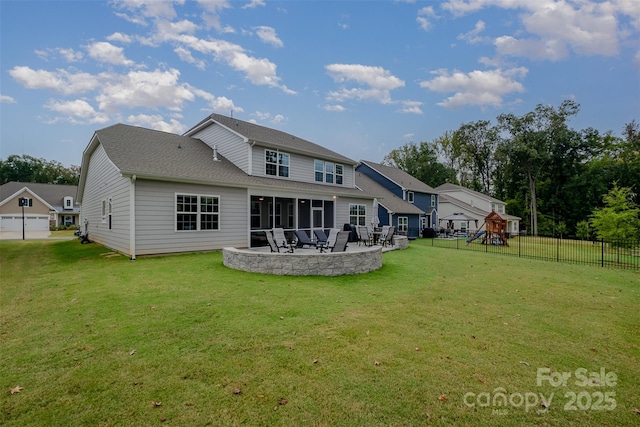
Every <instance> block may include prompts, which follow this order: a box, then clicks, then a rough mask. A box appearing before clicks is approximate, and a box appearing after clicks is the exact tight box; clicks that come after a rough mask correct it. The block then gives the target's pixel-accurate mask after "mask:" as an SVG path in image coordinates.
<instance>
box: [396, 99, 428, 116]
mask: <svg viewBox="0 0 640 427" xmlns="http://www.w3.org/2000/svg"><path fill="white" fill-rule="evenodd" d="M401 104H402V107H401V108H400V109H399V110H398V112H400V113H409V114H423V112H422V108H420V107H421V106H422V102H420V101H402V102H401Z"/></svg>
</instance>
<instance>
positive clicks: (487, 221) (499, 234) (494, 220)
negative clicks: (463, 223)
mask: <svg viewBox="0 0 640 427" xmlns="http://www.w3.org/2000/svg"><path fill="white" fill-rule="evenodd" d="M482 225H485V229H484V230H481V231H478V232H477V233H476V234H475V235H474V236H473V237H470V238H469V239H467V245H468V244H469V243H471V242H473V241H474V240H476V239H479V238H480V237H482V241H481V243H482V244H483V245H505V246H509V242H508V241H507V220H506V219H504V218H503V217H501V216H500V214H499V213H498V212H496V211H492V212H491V213H489V215H487V216H486V217H485V218H484V223H483V224H482ZM482 225H481V226H480V228H482Z"/></svg>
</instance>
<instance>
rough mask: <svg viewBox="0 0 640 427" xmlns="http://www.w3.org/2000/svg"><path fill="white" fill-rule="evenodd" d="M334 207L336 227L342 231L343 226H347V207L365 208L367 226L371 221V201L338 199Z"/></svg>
mask: <svg viewBox="0 0 640 427" xmlns="http://www.w3.org/2000/svg"><path fill="white" fill-rule="evenodd" d="M337 201H338V203H337V205H336V227H338V228H340V229H342V227H343V225H344V224H349V205H351V204H355V205H366V206H367V224H369V222H371V220H372V219H373V201H372V200H363V199H355V198H345V197H340V198H339V199H338V200H337Z"/></svg>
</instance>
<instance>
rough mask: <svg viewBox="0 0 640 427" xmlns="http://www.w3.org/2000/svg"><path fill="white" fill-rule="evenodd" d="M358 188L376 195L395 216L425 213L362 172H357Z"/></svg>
mask: <svg viewBox="0 0 640 427" xmlns="http://www.w3.org/2000/svg"><path fill="white" fill-rule="evenodd" d="M356 186H357V187H358V188H360V189H361V190H362V191H364V192H365V193H368V194H371V195H375V196H376V197H378V198H380V200H378V202H379V203H380V205H381V206H384V207H385V208H386V209H387V210H388V211H390V212H392V213H394V214H415V215H420V214H423V213H424V212H423V211H422V209H420V208H418V207H417V206H415V205H413V204H411V203H409V202H407V201H405V200H402V199H401V198H400V197H398V196H396V195H395V194H393V193H392V192H391V191H389V190H387V189H386V188H384V187H383V186H382V185H380V184H378V183H377V182H375V181H374V180H373V179H371V178H370V177H368V176H367V175H365V174H364V173H361V172H356Z"/></svg>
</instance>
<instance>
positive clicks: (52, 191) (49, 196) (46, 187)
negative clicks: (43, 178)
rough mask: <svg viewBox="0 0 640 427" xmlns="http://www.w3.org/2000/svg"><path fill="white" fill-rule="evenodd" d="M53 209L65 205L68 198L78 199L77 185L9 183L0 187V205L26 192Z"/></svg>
mask: <svg viewBox="0 0 640 427" xmlns="http://www.w3.org/2000/svg"><path fill="white" fill-rule="evenodd" d="M25 189H26V191H27V192H29V193H30V194H31V195H33V196H34V197H35V198H37V199H38V200H40V201H41V202H42V203H44V204H45V205H47V207H49V208H51V209H55V207H56V206H58V207H61V206H62V205H63V201H64V198H65V197H66V196H71V197H73V198H75V197H76V192H77V191H78V187H77V186H75V185H61V184H43V183H36V182H17V181H12V182H7V183H6V184H3V185H1V186H0V205H3V204H5V203H6V202H8V201H9V200H11V199H12V198H13V197H14V196H15V195H17V194H18V193H20V192H22V191H23V190H25Z"/></svg>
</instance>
